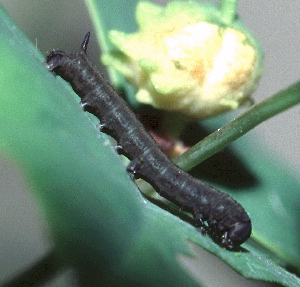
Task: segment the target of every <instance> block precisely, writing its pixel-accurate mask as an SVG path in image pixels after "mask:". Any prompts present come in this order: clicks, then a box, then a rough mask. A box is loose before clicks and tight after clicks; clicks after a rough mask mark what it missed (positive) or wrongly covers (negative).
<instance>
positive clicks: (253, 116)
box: [174, 81, 300, 170]
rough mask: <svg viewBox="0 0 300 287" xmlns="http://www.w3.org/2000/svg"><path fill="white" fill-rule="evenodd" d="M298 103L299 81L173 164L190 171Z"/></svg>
mask: <svg viewBox="0 0 300 287" xmlns="http://www.w3.org/2000/svg"><path fill="white" fill-rule="evenodd" d="M298 103H300V81H299V82H297V83H295V84H293V85H292V86H290V87H288V88H287V89H285V90H283V91H280V92H278V93H277V94H275V95H273V96H272V97H270V98H268V99H266V100H264V101H262V102H260V103H258V104H256V105H254V106H253V107H252V108H250V109H249V110H248V111H246V112H245V113H244V114H242V115H240V116H239V117H238V118H236V119H235V120H233V121H232V122H230V123H228V124H226V125H225V126H223V127H222V128H221V129H218V130H217V131H215V132H214V133H212V134H210V135H209V136H207V137H206V138H205V139H203V140H202V141H200V142H198V143H197V144H196V145H194V146H193V147H192V148H190V149H189V150H188V151H186V152H185V153H183V154H182V155H180V156H179V157H178V158H176V159H175V160H174V162H175V163H176V164H177V165H178V166H180V167H181V168H182V169H184V170H190V169H191V168H193V167H194V166H196V165H198V164H199V163H201V162H202V161H204V160H205V159H207V158H209V157H210V156H212V155H213V154H215V153H217V152H219V151H220V150H222V149H223V148H225V147H226V146H227V145H229V144H230V143H231V142H233V141H234V140H236V139H238V138H239V137H241V136H242V135H244V134H245V133H247V132H248V131H249V130H251V129H253V128H254V127H256V126H257V125H259V124H260V123H262V122H263V121H265V120H267V119H269V118H270V117H273V116H275V115H277V114H279V113H281V112H282V111H284V110H286V109H288V108H290V107H292V106H294V105H296V104H298Z"/></svg>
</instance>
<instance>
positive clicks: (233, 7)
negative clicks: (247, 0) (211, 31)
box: [221, 0, 239, 24]
mask: <svg viewBox="0 0 300 287" xmlns="http://www.w3.org/2000/svg"><path fill="white" fill-rule="evenodd" d="M238 2H239V1H238V0H221V14H222V18H223V20H224V22H225V23H227V24H231V23H232V22H233V21H234V19H235V18H236V14H237V13H236V11H237V6H238Z"/></svg>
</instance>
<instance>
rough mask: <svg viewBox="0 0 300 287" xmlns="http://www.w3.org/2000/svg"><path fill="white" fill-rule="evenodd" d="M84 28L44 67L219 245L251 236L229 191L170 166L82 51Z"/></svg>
mask: <svg viewBox="0 0 300 287" xmlns="http://www.w3.org/2000/svg"><path fill="white" fill-rule="evenodd" d="M89 37H90V33H87V35H86V36H85V39H84V41H83V43H82V45H81V48H80V51H79V52H76V53H66V52H63V51H60V50H54V51H53V52H51V53H50V54H49V55H48V56H47V58H46V63H45V64H46V67H47V68H48V70H50V71H52V72H54V73H55V74H56V75H59V76H60V77H61V78H63V79H64V80H66V81H67V82H69V83H70V84H71V86H72V88H73V90H74V91H75V92H76V93H77V94H78V96H79V97H80V98H81V104H82V106H83V108H84V110H85V111H88V112H90V113H92V114H93V115H95V116H96V117H97V118H98V119H99V120H100V129H101V131H103V132H105V133H106V134H108V135H110V136H112V137H113V138H115V140H116V141H117V143H118V146H120V149H119V151H120V153H122V154H124V155H125V156H126V157H128V159H129V160H130V161H131V162H130V164H129V165H128V167H127V170H128V171H129V172H130V173H132V174H134V177H135V178H142V179H144V180H146V181H147V182H149V183H150V184H151V185H152V186H153V187H154V189H155V190H156V191H157V192H158V193H159V194H160V195H161V196H163V197H165V198H166V199H168V200H169V201H171V202H173V203H175V204H176V205H177V206H179V207H180V208H181V209H182V210H184V211H187V212H190V213H191V214H192V215H193V217H194V220H195V223H196V225H197V226H199V227H200V228H201V230H202V231H207V232H209V233H210V234H211V235H212V236H213V237H214V239H215V240H216V241H217V242H219V243H220V245H222V246H224V247H226V248H236V247H239V246H240V244H242V243H243V242H245V241H246V240H247V239H248V238H249V237H250V235H251V230H252V226H251V220H250V218H249V216H248V215H247V213H246V211H245V210H244V208H243V207H242V206H241V205H240V204H239V203H238V202H237V201H235V200H234V199H233V198H232V197H230V196H229V195H227V194H225V193H222V192H221V191H219V190H217V189H215V188H213V187H211V186H209V185H207V184H206V183H204V182H202V181H201V180H199V179H196V178H194V177H192V176H190V175H189V174H188V173H186V172H185V171H183V170H182V169H180V168H179V167H178V166H176V165H175V164H174V163H173V162H172V161H171V160H170V159H169V158H168V157H167V156H166V155H165V154H164V153H163V152H162V150H161V149H160V148H159V147H158V145H157V144H156V143H155V142H154V140H153V139H152V137H151V136H150V135H149V133H148V132H147V131H146V130H145V128H144V126H143V125H142V123H141V122H140V121H139V120H138V119H137V118H136V116H135V114H134V113H133V111H131V109H130V108H129V106H128V105H127V103H126V102H125V101H124V100H123V99H122V98H121V97H120V96H119V95H118V93H117V92H116V91H115V90H114V89H113V88H112V86H111V85H110V84H109V82H108V81H107V80H105V79H104V77H103V76H102V75H101V73H99V72H98V71H97V70H96V68H95V67H94V66H93V65H92V64H91V63H90V61H89V60H88V58H87V56H86V50H87V45H88V42H89Z"/></svg>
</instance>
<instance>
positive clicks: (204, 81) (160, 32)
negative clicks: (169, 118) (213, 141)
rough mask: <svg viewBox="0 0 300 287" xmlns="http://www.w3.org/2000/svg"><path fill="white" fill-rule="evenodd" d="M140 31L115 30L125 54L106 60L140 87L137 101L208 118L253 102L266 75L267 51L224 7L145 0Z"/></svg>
mask: <svg viewBox="0 0 300 287" xmlns="http://www.w3.org/2000/svg"><path fill="white" fill-rule="evenodd" d="M136 18H137V22H138V24H139V28H140V30H139V31H138V32H137V33H134V34H125V33H123V32H118V31H111V32H110V34H109V38H110V40H111V42H112V43H113V44H114V45H115V46H116V47H118V48H119V49H120V51H121V54H113V53H112V54H106V55H104V56H103V62H104V63H105V64H106V65H111V66H113V67H114V68H116V69H117V70H118V71H119V72H121V73H122V74H123V75H124V76H125V77H126V78H127V80H128V81H129V82H130V83H132V84H133V85H134V87H135V88H136V89H137V94H136V99H137V101H139V102H141V103H145V104H150V105H152V106H154V107H156V108H158V109H163V110H167V111H176V112H180V113H182V114H185V115H187V116H189V117H191V118H195V119H198V118H205V117H210V116H214V115H217V114H220V113H223V112H225V111H228V110H232V109H236V108H238V107H239V106H240V105H243V104H245V103H247V102H249V101H250V100H251V99H250V96H251V94H252V93H253V91H254V90H255V88H256V87H257V84H258V80H259V78H260V76H261V74H262V52H261V48H260V46H259V43H258V42H257V40H256V39H255V38H254V37H253V36H252V34H250V33H249V32H248V30H247V29H246V28H245V27H244V26H243V24H242V23H241V22H240V20H238V19H237V20H234V21H233V23H230V24H228V23H225V22H224V21H222V15H221V13H220V10H219V8H218V6H214V5H213V4H211V3H210V4H208V3H202V4H201V3H196V2H193V1H188V2H178V1H172V2H170V3H169V4H168V5H167V6H166V7H160V6H157V5H154V4H153V3H149V2H140V3H139V4H138V6H137V12H136Z"/></svg>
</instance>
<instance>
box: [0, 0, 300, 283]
mask: <svg viewBox="0 0 300 287" xmlns="http://www.w3.org/2000/svg"><path fill="white" fill-rule="evenodd" d="M111 3H112V4H111V5H113V1H111ZM107 5H108V4H107ZM100 8H101V6H99V9H100ZM110 17H112V15H111V14H110ZM79 44H80V43H79ZM50 48H51V47H50ZM0 55H5V57H1V59H0V63H1V65H0V82H1V83H3V84H2V88H1V105H0V115H1V122H0V135H1V136H0V148H1V152H3V153H4V154H5V155H6V156H7V157H9V158H11V160H12V161H14V162H16V163H17V164H18V165H19V166H20V168H21V169H22V171H23V173H24V177H25V178H26V179H27V181H28V182H29V183H30V186H31V188H32V191H33V192H34V194H35V196H36V198H37V200H38V202H39V204H40V206H41V209H42V210H43V212H44V214H45V216H46V218H47V221H48V223H49V225H50V228H51V233H52V236H53V239H54V242H55V244H56V249H57V250H58V251H59V254H60V256H61V259H62V260H63V261H65V262H66V264H72V265H73V266H75V267H77V271H78V272H79V275H80V278H81V280H82V282H83V283H85V284H86V286H99V284H100V283H101V284H102V285H104V284H103V283H104V282H105V283H111V284H115V285H125V284H128V285H129V284H131V285H133V284H138V285H146V286H172V285H173V286H174V285H175V286H199V285H197V284H196V283H195V282H194V281H193V279H191V278H190V277H189V276H188V275H187V273H186V272H185V271H184V270H183V269H182V267H181V266H180V265H179V262H178V260H177V258H178V255H180V254H187V255H189V254H190V251H189V249H188V247H187V244H186V242H187V241H189V242H190V241H193V242H195V243H196V244H198V245H201V246H203V248H205V249H206V250H209V251H210V252H212V253H213V254H216V255H217V256H219V257H220V258H221V259H222V260H224V261H225V262H227V263H228V264H229V265H230V266H232V267H233V268H234V269H235V270H237V271H238V272H240V273H241V274H243V275H244V276H246V277H248V278H253V279H262V280H269V281H275V282H279V283H282V284H284V285H285V286H299V284H300V281H299V279H298V278H296V277H295V276H294V275H292V274H290V273H288V272H286V271H285V270H284V269H282V268H281V267H279V266H278V265H277V264H275V263H274V262H273V261H271V260H269V259H268V257H267V256H266V255H265V254H264V253H262V252H260V251H259V249H257V248H255V247H252V246H250V244H245V245H244V247H245V248H247V249H248V251H249V252H230V251H227V250H225V249H223V248H221V247H219V246H218V245H216V244H215V243H213V241H212V240H211V239H210V238H209V237H207V236H202V235H201V234H200V233H199V232H198V231H197V230H196V229H195V228H194V227H192V226H191V225H189V224H187V223H185V222H183V221H182V220H180V219H179V218H178V217H176V216H173V215H172V214H170V213H169V212H167V211H165V210H163V209H161V208H159V207H157V206H155V205H153V204H152V203H150V202H149V201H147V200H146V199H144V198H143V197H142V196H141V195H140V193H139V191H138V189H137V187H136V185H135V184H134V183H133V182H132V181H131V179H130V178H129V176H128V174H127V173H126V169H125V167H124V165H123V163H122V162H121V160H120V159H119V157H118V156H117V155H116V153H115V151H114V149H113V148H112V146H111V145H110V143H109V140H108V137H106V136H105V135H104V134H102V133H100V132H99V131H98V129H97V128H96V127H95V126H94V124H93V123H92V121H91V120H90V118H89V117H88V115H87V113H83V111H82V109H81V108H80V106H79V104H78V99H77V96H76V95H75V94H74V93H73V92H72V91H71V89H70V87H69V85H68V84H66V83H65V82H64V81H62V80H61V79H60V78H55V77H54V76H53V75H52V74H51V73H49V72H48V71H47V70H46V69H45V67H44V66H43V64H42V62H43V57H42V56H41V55H40V54H39V52H37V51H36V49H35V47H34V46H33V45H32V44H31V43H29V41H28V40H27V39H26V38H25V37H24V35H23V34H22V33H21V32H20V31H19V30H18V29H17V28H16V27H15V25H14V23H13V22H12V21H11V19H10V18H9V17H8V16H7V15H6V14H5V13H4V12H3V10H1V11H0ZM251 155H253V153H251ZM259 172H261V171H260V170H259ZM275 176H276V175H275ZM97 284H98V285H97Z"/></svg>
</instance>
